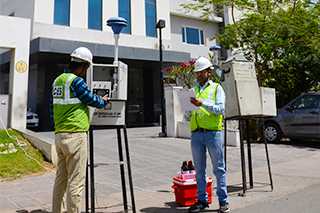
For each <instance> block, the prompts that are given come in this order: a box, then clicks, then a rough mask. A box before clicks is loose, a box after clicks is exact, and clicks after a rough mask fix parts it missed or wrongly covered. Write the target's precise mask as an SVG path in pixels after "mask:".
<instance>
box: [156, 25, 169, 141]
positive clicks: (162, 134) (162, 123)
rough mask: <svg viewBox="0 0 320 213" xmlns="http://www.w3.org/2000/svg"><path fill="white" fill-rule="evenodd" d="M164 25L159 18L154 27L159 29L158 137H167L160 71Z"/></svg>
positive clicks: (161, 74)
mask: <svg viewBox="0 0 320 213" xmlns="http://www.w3.org/2000/svg"><path fill="white" fill-rule="evenodd" d="M165 27H166V21H165V20H163V19H160V20H159V21H158V22H157V25H156V29H159V69H160V90H161V91H160V96H161V132H160V133H159V137H167V122H166V107H165V99H164V88H163V72H162V29H163V28H165Z"/></svg>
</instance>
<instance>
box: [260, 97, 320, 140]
mask: <svg viewBox="0 0 320 213" xmlns="http://www.w3.org/2000/svg"><path fill="white" fill-rule="evenodd" d="M264 135H265V138H266V140H267V141H268V142H279V141H280V139H281V138H283V137H287V138H290V139H297V140H301V139H303V140H320V92H308V93H303V94H301V95H300V96H298V97H296V98H295V99H294V100H292V101H290V102H289V103H288V104H287V105H285V106H284V107H282V108H281V109H279V110H278V114H277V117H275V118H273V119H268V120H266V121H265V127H264Z"/></svg>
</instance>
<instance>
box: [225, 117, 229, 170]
mask: <svg viewBox="0 0 320 213" xmlns="http://www.w3.org/2000/svg"><path fill="white" fill-rule="evenodd" d="M227 132H228V130H227V121H226V120H224V169H225V170H226V171H227Z"/></svg>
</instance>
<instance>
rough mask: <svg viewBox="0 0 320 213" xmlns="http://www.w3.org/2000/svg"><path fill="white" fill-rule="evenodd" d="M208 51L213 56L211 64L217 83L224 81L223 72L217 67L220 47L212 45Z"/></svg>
mask: <svg viewBox="0 0 320 213" xmlns="http://www.w3.org/2000/svg"><path fill="white" fill-rule="evenodd" d="M209 50H210V51H211V52H212V54H213V59H212V64H213V67H214V72H215V73H216V76H217V77H218V78H219V82H220V83H221V81H223V80H224V75H223V74H224V73H223V70H222V69H221V68H220V66H219V52H220V50H221V46H220V45H218V44H214V45H212V46H211V47H210V48H209Z"/></svg>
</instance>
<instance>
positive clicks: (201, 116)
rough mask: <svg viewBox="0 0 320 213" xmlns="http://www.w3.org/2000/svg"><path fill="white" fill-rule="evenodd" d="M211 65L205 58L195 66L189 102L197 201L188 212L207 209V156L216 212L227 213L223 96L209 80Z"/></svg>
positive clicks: (222, 92) (219, 89)
mask: <svg viewBox="0 0 320 213" xmlns="http://www.w3.org/2000/svg"><path fill="white" fill-rule="evenodd" d="M211 69H212V63H211V62H210V61H209V59H207V58H205V57H200V58H198V59H197V60H196V62H195V64H194V73H195V75H196V79H197V80H196V85H195V87H194V93H195V97H192V98H191V99H190V102H191V103H192V104H193V105H194V106H196V107H197V109H196V110H193V111H192V112H191V118H190V129H191V151H192V157H193V161H194V166H195V169H196V179H197V187H198V195H197V197H198V199H197V200H198V201H197V203H196V204H195V205H193V206H191V207H190V208H189V212H200V211H202V210H203V209H205V208H208V207H209V205H208V196H207V193H206V185H207V183H206V156H207V150H208V152H209V155H210V158H211V162H212V165H213V173H214V175H215V177H216V182H217V187H216V189H217V193H216V194H217V196H218V200H219V206H220V208H219V212H221V213H225V212H230V208H229V203H228V202H229V200H228V193H227V184H226V171H225V162H224V131H223V114H224V107H225V106H224V105H225V94H224V91H223V88H222V87H221V85H220V84H219V83H217V82H213V81H212V80H210V79H209V77H210V75H211Z"/></svg>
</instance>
